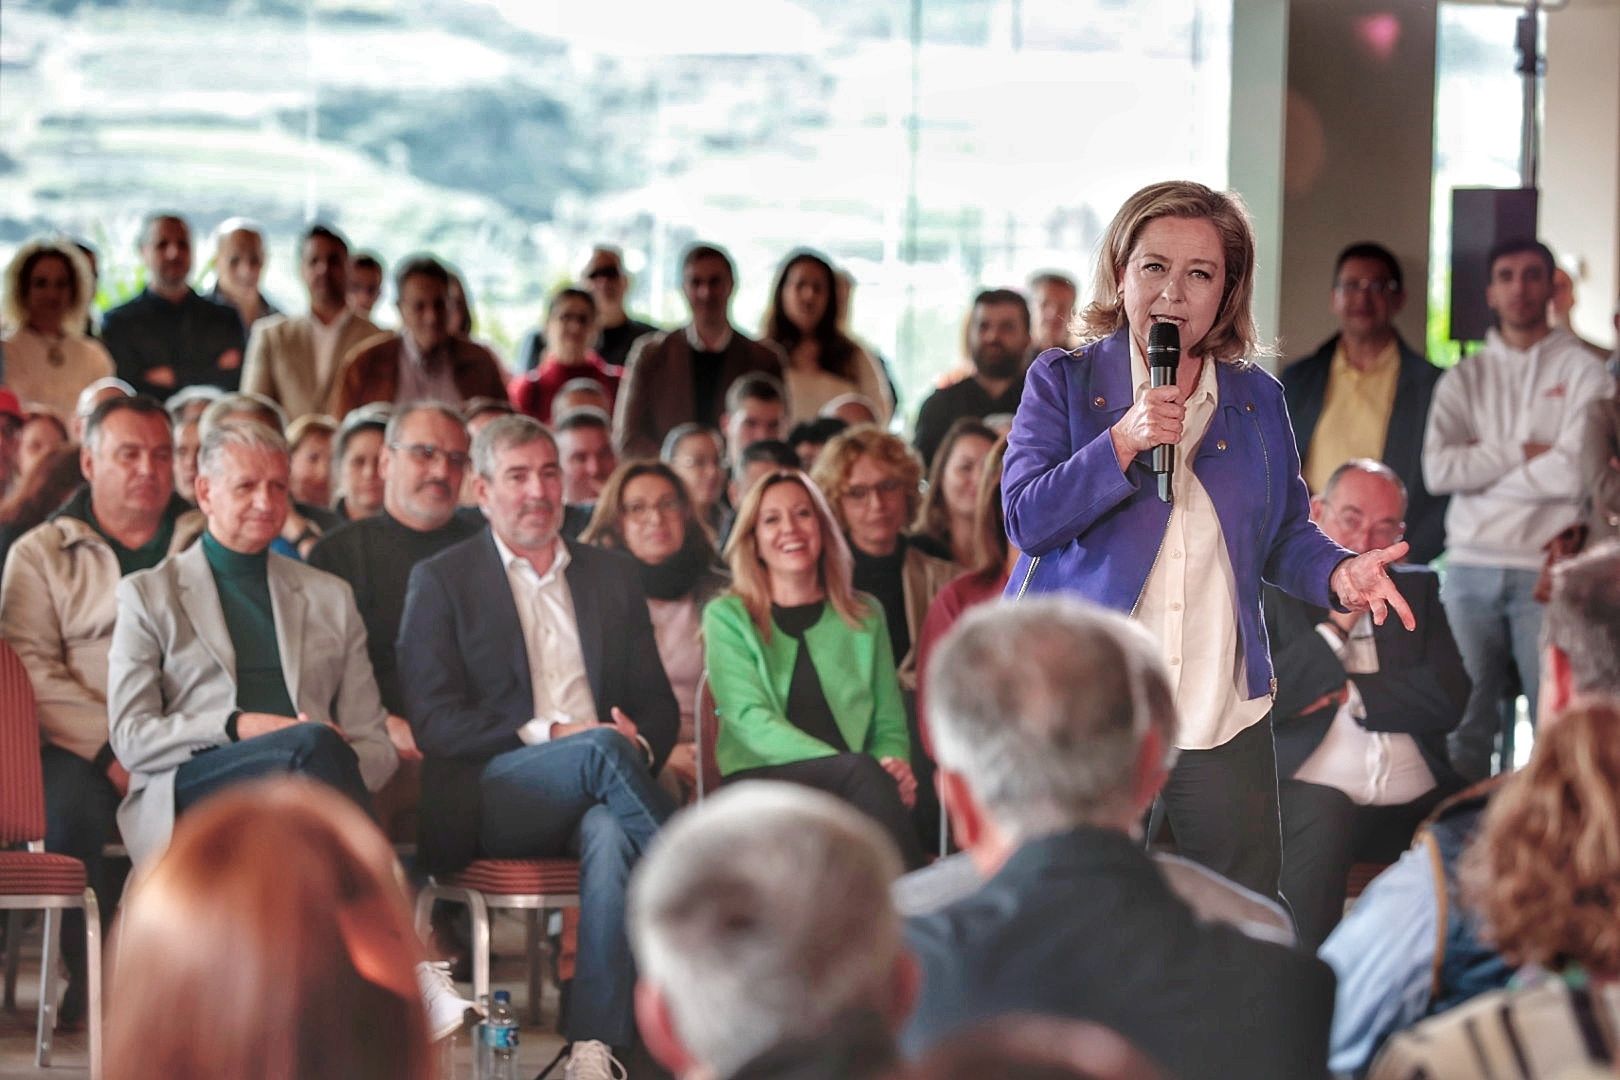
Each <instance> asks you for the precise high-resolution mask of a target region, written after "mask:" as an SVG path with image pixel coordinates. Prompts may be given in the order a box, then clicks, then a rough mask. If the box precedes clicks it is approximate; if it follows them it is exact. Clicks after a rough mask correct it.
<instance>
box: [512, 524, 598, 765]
mask: <svg viewBox="0 0 1620 1080" xmlns="http://www.w3.org/2000/svg"><path fill="white" fill-rule="evenodd" d="M491 535H492V536H493V537H494V540H495V551H496V552H497V553H498V554H499V555H500V557H501V565H502V566H504V567H506V582H507V584H508V585H510V586H511V588H512V599H513V601H514V602H515V603H516V604H517V611H518V623H519V624H520V625H521V626H522V627H523V651H524V653H525V654H526V655H527V656H528V658H529V682H530V684H531V685H532V686H533V688H534V718H533V719H532V720H530V721H529V722H528V723H526V724H524V725H523V726H522V727H521V728H519V729H518V738H520V739H522V740H523V741H524V742H526V743H529V744H531V745H532V744H535V743H543V742H549V741H550V740H551V726H552V725H553V724H578V723H589V724H594V723H596V722H597V714H596V698H595V697H594V696H593V695H592V694H591V684H590V680H589V679H588V678H587V677H586V674H585V654H584V653H583V652H582V651H581V650H580V645H579V623H578V622H576V621H575V618H574V596H573V593H572V592H570V591H569V588H568V579H567V578H566V577H564V576H563V571H565V570H566V569H567V568H568V563H569V561H570V560H571V558H572V557H571V556H570V555H569V553H568V545H567V544H565V543H563V542H562V541H561V540H557V541H555V543H556V554H555V555H554V556H553V557H552V560H551V567H550V569H548V570H547V571H546V572H545V573H544V574H539V573H536V572H535V569H534V566H533V564H531V563H530V562H529V560H528V559H525V558H524V557H523V556H521V555H519V554H517V553H516V552H514V551H513V550H512V549H511V548H509V547H507V546H506V544H505V543H504V542H503V541H502V540H501V538H500V535H499V534H498V533H494V532H493V530H492V531H491Z"/></svg>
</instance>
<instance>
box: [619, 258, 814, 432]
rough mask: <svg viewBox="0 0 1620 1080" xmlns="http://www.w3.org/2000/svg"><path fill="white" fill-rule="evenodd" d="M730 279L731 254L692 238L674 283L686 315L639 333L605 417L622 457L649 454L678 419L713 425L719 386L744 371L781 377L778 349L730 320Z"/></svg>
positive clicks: (721, 404)
mask: <svg viewBox="0 0 1620 1080" xmlns="http://www.w3.org/2000/svg"><path fill="white" fill-rule="evenodd" d="M736 281H737V272H736V268H735V267H734V266H733V265H732V262H731V256H729V255H727V254H726V253H725V252H724V251H722V250H721V249H720V248H718V247H715V246H714V245H712V244H696V245H693V246H692V247H690V248H688V249H687V251H686V254H685V255H684V256H683V257H682V259H681V291H682V293H683V295H684V296H685V298H686V304H687V307H688V308H689V309H690V311H691V315H692V321H691V322H689V323H687V324H686V325H685V326H682V327H679V328H678V329H675V330H671V331H668V332H664V333H658V334H649V335H646V336H644V337H642V338H641V339H640V340H638V341H637V342H636V344H635V347H634V348H633V349H631V351H630V356H629V358H628V359H627V361H626V369H625V375H624V383H623V385H622V386H621V387H620V390H619V404H618V408H617V409H616V411H615V414H614V418H613V441H614V443H615V445H616V446H617V448H618V451H619V453H621V454H623V455H624V456H625V457H627V458H629V457H653V456H655V455H656V454H657V453H658V448H659V447H660V446H662V445H663V443H664V437H665V436H666V435H668V434H669V431H670V429H671V428H673V427H676V426H677V425H679V424H684V423H688V422H696V423H699V424H707V425H709V426H710V427H716V426H718V425H719V423H720V414H721V413H722V412H723V411H724V409H725V394H726V390H727V389H728V388H729V387H730V386H731V384H732V383H734V382H736V381H737V378H738V377H739V376H741V375H743V374H745V373H747V372H750V371H763V372H766V373H768V374H771V375H775V376H776V377H777V378H778V379H780V378H782V377H783V369H784V367H785V366H786V357H784V355H783V354H782V350H781V349H779V348H778V347H777V346H775V345H773V344H770V343H768V342H759V341H755V340H754V339H753V338H750V337H748V336H747V335H745V334H743V333H742V332H741V331H739V330H738V329H737V328H736V327H734V326H732V324H731V292H732V289H733V288H734V287H735V284H736Z"/></svg>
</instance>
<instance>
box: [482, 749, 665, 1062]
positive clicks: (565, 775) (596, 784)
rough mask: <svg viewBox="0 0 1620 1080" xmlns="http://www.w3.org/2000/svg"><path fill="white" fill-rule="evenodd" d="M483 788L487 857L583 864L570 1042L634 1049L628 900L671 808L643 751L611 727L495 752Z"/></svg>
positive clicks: (567, 1035)
mask: <svg viewBox="0 0 1620 1080" xmlns="http://www.w3.org/2000/svg"><path fill="white" fill-rule="evenodd" d="M479 788H480V795H481V798H480V812H481V821H482V823H481V825H480V827H479V848H480V849H481V850H482V851H483V853H484V854H485V855H488V856H490V857H492V858H497V859H523V858H534V857H536V856H549V857H562V856H572V857H574V858H577V859H578V860H579V863H580V874H579V890H580V898H579V899H580V904H579V959H578V962H577V964H576V965H575V969H574V987H573V991H572V995H571V997H570V999H569V1009H568V1023H567V1030H565V1031H564V1032H563V1034H564V1036H565V1037H566V1038H568V1040H569V1041H571V1042H579V1041H583V1040H586V1039H594V1040H596V1041H597V1042H603V1043H607V1044H608V1045H609V1046H614V1047H621V1048H625V1047H629V1046H630V1045H631V1044H632V1043H633V1042H634V1041H635V1032H636V1026H635V1016H634V1006H633V999H632V991H633V990H634V988H635V983H636V970H635V962H634V961H633V960H632V958H631V956H630V939H629V937H628V935H627V934H626V933H625V892H626V889H627V888H628V886H629V884H630V871H631V869H632V868H633V867H634V866H635V864H636V861H637V860H638V859H640V858H641V856H642V854H643V853H645V852H646V850H647V845H648V844H649V843H651V842H652V838H653V834H654V833H656V832H657V831H658V828H659V826H661V825H663V823H664V822H665V821H667V820H669V816H670V815H671V814H673V813H674V812H675V804H674V801H673V800H672V799H670V797H669V795H668V793H666V792H665V791H664V790H663V789H662V788H660V787H659V786H658V784H657V782H656V781H654V780H653V778H652V774H651V773H650V772H648V771H647V764H646V762H645V761H644V760H643V756H642V752H641V748H640V747H639V746H636V745H634V744H632V743H631V742H630V741H629V740H628V739H626V738H625V737H624V736H622V735H620V734H619V733H618V732H617V731H615V730H614V729H612V728H610V727H602V728H598V729H596V730H592V731H583V732H580V733H579V734H577V735H569V736H567V737H565V738H561V739H558V740H556V741H555V742H549V743H542V744H540V745H538V746H525V747H522V748H520V749H517V750H508V751H507V752H506V753H504V754H499V755H497V756H495V757H493V758H491V759H490V761H489V763H488V764H487V765H485V766H484V772H483V776H482V778H481V780H480V785H479Z"/></svg>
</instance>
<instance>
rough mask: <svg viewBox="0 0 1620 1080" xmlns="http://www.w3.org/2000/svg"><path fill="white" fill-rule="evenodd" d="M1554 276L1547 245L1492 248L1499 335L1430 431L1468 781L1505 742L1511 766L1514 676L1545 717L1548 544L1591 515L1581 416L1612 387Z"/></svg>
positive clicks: (1445, 401) (1459, 742)
mask: <svg viewBox="0 0 1620 1080" xmlns="http://www.w3.org/2000/svg"><path fill="white" fill-rule="evenodd" d="M1553 269H1554V262H1553V254H1552V252H1551V251H1550V250H1548V248H1547V246H1546V245H1545V244H1542V243H1541V242H1539V241H1536V240H1530V239H1523V240H1510V241H1505V242H1503V243H1500V244H1498V245H1497V246H1496V247H1495V248H1494V249H1493V250H1492V251H1491V254H1490V274H1489V277H1488V279H1487V281H1488V283H1487V285H1486V291H1485V299H1486V303H1487V304H1488V305H1489V306H1490V308H1491V310H1492V311H1493V312H1495V313H1496V320H1497V326H1496V328H1495V329H1493V330H1490V331H1488V332H1487V333H1486V335H1485V347H1484V348H1483V349H1481V350H1480V351H1479V352H1477V353H1475V354H1474V355H1473V356H1470V357H1468V358H1466V359H1464V360H1463V361H1462V362H1461V363H1460V364H1458V365H1457V366H1456V367H1455V368H1453V369H1452V370H1450V371H1448V372H1447V373H1446V374H1445V375H1444V376H1442V377H1441V379H1440V382H1439V384H1438V385H1437V386H1436V387H1435V391H1434V405H1433V407H1432V408H1431V410H1430V412H1429V423H1428V428H1427V430H1426V431H1425V433H1424V439H1423V477H1424V481H1425V483H1426V484H1427V485H1428V488H1429V490H1430V491H1432V492H1434V493H1435V494H1437V495H1442V494H1449V495H1451V497H1452V498H1451V506H1450V508H1449V509H1448V510H1447V512H1446V538H1447V547H1448V551H1449V555H1448V559H1447V563H1448V569H1447V574H1446V581H1445V585H1444V588H1443V591H1442V598H1443V600H1444V602H1445V606H1446V615H1447V617H1448V618H1449V619H1450V621H1451V627H1452V631H1453V633H1454V634H1455V636H1456V639H1457V646H1458V648H1459V649H1460V650H1461V652H1462V656H1463V663H1464V665H1465V666H1466V667H1467V669H1468V674H1469V677H1470V678H1472V679H1473V683H1474V688H1473V691H1472V693H1471V695H1470V696H1469V700H1468V708H1467V711H1466V712H1465V713H1464V715H1463V720H1462V723H1461V724H1459V725H1458V726H1457V729H1456V730H1455V731H1454V732H1453V733H1452V735H1451V738H1450V745H1449V749H1450V753H1451V760H1452V764H1453V766H1454V767H1455V768H1456V770H1457V772H1458V773H1460V774H1461V775H1462V776H1463V777H1465V778H1468V779H1481V778H1483V777H1485V776H1486V775H1488V774H1489V773H1490V770H1491V753H1492V751H1493V749H1494V748H1495V744H1496V739H1497V735H1498V733H1499V732H1502V733H1504V734H1505V735H1506V738H1505V739H1504V742H1503V754H1502V758H1503V764H1504V765H1511V761H1510V760H1509V757H1510V752H1511V746H1512V741H1511V724H1512V699H1511V698H1509V697H1508V692H1509V689H1510V687H1511V686H1512V685H1513V682H1512V678H1513V672H1514V671H1515V669H1516V670H1517V672H1518V685H1519V686H1522V687H1523V688H1524V692H1525V696H1526V697H1527V698H1528V699H1529V702H1530V709H1531V719H1532V720H1534V718H1535V703H1536V693H1537V684H1538V681H1539V667H1538V662H1537V655H1538V647H1539V645H1538V642H1539V638H1540V634H1541V614H1542V606H1541V605H1540V604H1539V603H1537V602H1536V600H1535V599H1534V597H1533V595H1532V593H1533V590H1534V588H1535V583H1536V578H1537V576H1538V573H1539V571H1540V568H1541V564H1542V561H1543V559H1544V557H1545V556H1544V555H1543V552H1542V546H1543V545H1544V544H1546V543H1547V541H1548V540H1551V539H1552V538H1553V537H1554V536H1556V535H1557V534H1558V533H1559V532H1561V531H1562V530H1563V529H1565V528H1566V527H1567V526H1569V525H1570V524H1572V523H1573V522H1574V521H1575V520H1576V518H1577V517H1578V516H1579V514H1580V502H1581V481H1580V469H1579V467H1578V464H1577V460H1576V458H1577V455H1578V453H1579V450H1580V438H1581V431H1582V426H1583V425H1582V423H1581V417H1582V415H1583V414H1584V412H1585V410H1586V406H1587V403H1588V402H1590V401H1592V400H1594V399H1596V398H1599V397H1603V396H1605V395H1607V394H1609V393H1610V392H1611V390H1612V383H1611V381H1610V378H1609V375H1608V372H1607V371H1605V370H1604V366H1603V363H1602V360H1601V358H1600V357H1598V356H1596V355H1594V354H1593V353H1592V351H1591V350H1589V349H1588V348H1587V347H1586V346H1585V345H1584V344H1583V343H1582V342H1581V340H1580V339H1579V338H1577V337H1576V336H1575V335H1574V334H1572V333H1570V332H1569V331H1568V330H1564V329H1555V328H1553V327H1552V326H1551V325H1549V324H1548V322H1547V300H1548V297H1549V296H1550V295H1551V293H1552V285H1553Z"/></svg>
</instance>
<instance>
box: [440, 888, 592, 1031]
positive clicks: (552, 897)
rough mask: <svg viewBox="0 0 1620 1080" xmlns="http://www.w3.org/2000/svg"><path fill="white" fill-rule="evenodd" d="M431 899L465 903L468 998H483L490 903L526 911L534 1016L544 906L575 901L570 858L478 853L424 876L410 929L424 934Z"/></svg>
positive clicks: (535, 1018) (534, 1014) (534, 1013)
mask: <svg viewBox="0 0 1620 1080" xmlns="http://www.w3.org/2000/svg"><path fill="white" fill-rule="evenodd" d="M435 900H447V901H449V902H451V903H454V904H465V905H467V911H468V913H469V914H470V915H471V916H472V969H473V999H474V1000H476V1001H477V1002H479V1003H480V1004H486V1005H487V1004H488V1002H489V913H490V909H492V908H494V909H515V910H518V911H523V912H526V913H527V915H528V947H527V952H528V959H529V1019H530V1022H531V1023H539V1020H540V973H541V965H540V941H541V939H542V937H543V935H542V934H541V933H540V928H541V921H540V916H542V915H543V914H544V913H545V912H547V911H552V910H558V909H561V908H569V907H578V906H579V862H578V861H577V860H575V859H478V860H475V861H474V862H472V863H470V864H468V865H467V866H465V867H463V868H462V869H461V870H458V871H456V872H455V873H454V874H449V875H446V876H443V877H433V878H429V879H428V883H427V885H425V886H423V888H422V891H421V892H420V893H418V894H417V897H416V929H417V932H418V933H419V934H421V935H422V938H423V940H424V941H425V940H427V934H428V929H429V923H430V921H431V920H430V917H431V915H432V912H433V902H434V901H435Z"/></svg>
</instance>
